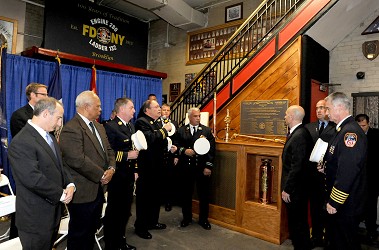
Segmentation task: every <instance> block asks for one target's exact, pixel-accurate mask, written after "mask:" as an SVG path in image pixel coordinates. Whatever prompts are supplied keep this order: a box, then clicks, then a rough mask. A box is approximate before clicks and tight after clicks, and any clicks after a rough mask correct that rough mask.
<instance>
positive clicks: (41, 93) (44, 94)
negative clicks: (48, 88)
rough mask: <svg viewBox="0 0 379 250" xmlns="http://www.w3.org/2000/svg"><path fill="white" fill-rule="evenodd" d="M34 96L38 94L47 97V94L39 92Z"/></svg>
mask: <svg viewBox="0 0 379 250" xmlns="http://www.w3.org/2000/svg"><path fill="white" fill-rule="evenodd" d="M34 94H36V95H43V96H47V94H45V93H38V92H34Z"/></svg>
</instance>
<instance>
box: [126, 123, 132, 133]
mask: <svg viewBox="0 0 379 250" xmlns="http://www.w3.org/2000/svg"><path fill="white" fill-rule="evenodd" d="M126 127H127V128H128V129H129V131H130V133H133V130H132V127H131V126H130V123H129V122H127V123H126Z"/></svg>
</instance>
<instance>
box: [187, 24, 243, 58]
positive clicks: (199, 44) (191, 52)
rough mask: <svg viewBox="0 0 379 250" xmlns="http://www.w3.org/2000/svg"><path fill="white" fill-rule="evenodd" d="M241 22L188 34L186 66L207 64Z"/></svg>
mask: <svg viewBox="0 0 379 250" xmlns="http://www.w3.org/2000/svg"><path fill="white" fill-rule="evenodd" d="M242 22H243V21H242V20H238V21H234V22H230V23H227V24H223V25H218V26H214V27H211V28H207V29H202V30H197V31H194V32H190V33H188V36H187V65H188V64H197V63H207V62H209V61H210V60H211V59H212V58H213V57H214V56H215V55H216V54H217V52H218V51H219V50H220V49H221V47H222V46H224V44H225V43H226V42H227V41H228V40H229V38H230V37H231V36H232V35H233V34H234V32H236V30H237V29H238V27H239V26H240V25H241V24H242Z"/></svg>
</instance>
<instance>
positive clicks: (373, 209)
mask: <svg viewBox="0 0 379 250" xmlns="http://www.w3.org/2000/svg"><path fill="white" fill-rule="evenodd" d="M370 190H375V189H374V188H372V189H369V190H368V195H367V202H366V212H365V216H364V219H365V225H366V230H367V232H368V233H369V234H377V231H376V229H377V227H378V225H377V224H376V219H377V205H378V193H377V192H375V191H373V192H372V191H370Z"/></svg>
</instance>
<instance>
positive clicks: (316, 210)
mask: <svg viewBox="0 0 379 250" xmlns="http://www.w3.org/2000/svg"><path fill="white" fill-rule="evenodd" d="M309 180H310V185H309V187H310V192H309V204H310V212H311V219H312V238H315V239H320V240H321V239H323V237H324V229H325V219H326V216H327V214H326V213H327V212H326V210H325V209H324V205H325V199H326V192H325V175H324V174H323V173H319V172H318V171H317V172H313V173H312V174H311V175H310V179H309Z"/></svg>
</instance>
